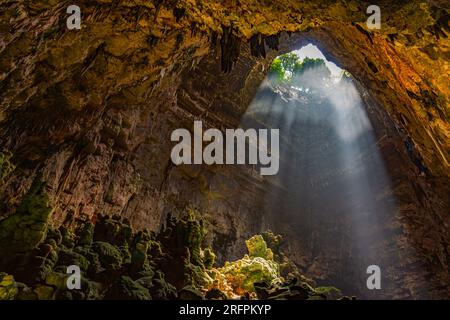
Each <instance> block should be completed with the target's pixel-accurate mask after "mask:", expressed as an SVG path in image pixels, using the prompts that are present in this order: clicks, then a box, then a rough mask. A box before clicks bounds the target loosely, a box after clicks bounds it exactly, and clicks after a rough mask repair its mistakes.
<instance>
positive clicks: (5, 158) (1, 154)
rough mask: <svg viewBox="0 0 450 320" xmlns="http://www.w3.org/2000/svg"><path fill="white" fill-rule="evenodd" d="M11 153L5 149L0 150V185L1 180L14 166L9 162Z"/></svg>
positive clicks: (0, 183)
mask: <svg viewBox="0 0 450 320" xmlns="http://www.w3.org/2000/svg"><path fill="white" fill-rule="evenodd" d="M11 157H12V154H11V153H10V152H7V151H0V186H1V185H2V183H3V180H4V179H5V178H6V177H7V176H8V175H9V174H10V173H11V172H13V171H14V169H15V168H16V167H15V165H14V164H12V162H11Z"/></svg>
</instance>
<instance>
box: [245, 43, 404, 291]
mask: <svg viewBox="0 0 450 320" xmlns="http://www.w3.org/2000/svg"><path fill="white" fill-rule="evenodd" d="M358 88H359V87H358V86H357V82H356V80H355V79H354V77H353V76H352V75H351V74H350V73H349V72H347V71H346V70H343V69H342V68H340V67H339V66H337V65H336V64H334V63H333V62H331V61H328V60H327V59H326V58H325V56H324V55H323V54H322V53H321V52H320V50H319V49H318V48H317V47H316V46H314V45H313V44H309V45H307V46H305V47H302V48H301V49H299V50H295V51H292V52H290V53H286V54H283V55H280V56H278V57H277V58H275V59H274V60H273V63H272V65H271V67H270V70H269V72H268V75H267V77H266V79H265V80H264V81H263V82H262V84H261V86H260V87H259V89H258V92H257V93H256V95H255V98H254V99H253V101H252V103H251V105H250V106H249V108H248V110H247V112H246V114H245V115H244V117H243V119H242V123H241V126H242V127H244V128H255V127H256V128H269V129H279V132H280V143H279V144H280V151H279V153H280V154H279V173H278V174H277V175H276V176H273V177H265V182H264V183H265V192H266V196H265V199H266V200H265V201H266V204H265V206H266V207H267V212H275V213H276V214H275V216H272V217H271V221H268V222H267V224H268V225H270V226H271V227H273V226H276V225H278V224H279V225H284V226H286V225H289V226H290V228H291V232H292V233H293V234H296V235H297V237H299V238H300V239H301V244H299V247H298V248H297V249H295V250H293V254H294V255H295V252H296V251H297V252H301V255H303V256H308V257H309V262H308V264H305V266H304V270H305V272H306V274H310V275H311V274H313V275H314V274H321V275H323V274H327V275H326V276H325V278H326V279H325V281H324V283H326V282H329V281H332V282H333V283H336V284H338V285H339V286H340V287H342V288H344V289H348V292H358V294H359V295H360V296H361V297H371V296H372V295H373V294H374V293H373V292H370V291H368V289H367V287H366V279H367V268H368V266H370V265H377V266H380V267H383V266H384V267H388V264H389V261H388V260H387V259H385V258H383V252H382V251H383V249H382V248H383V244H384V242H385V240H386V238H387V237H385V233H386V230H385V225H386V221H387V220H388V219H391V217H392V216H393V214H392V213H393V211H394V210H395V209H396V208H395V206H396V205H395V199H394V196H393V192H392V188H391V183H390V179H389V176H388V174H387V171H386V168H385V164H384V160H383V158H382V156H381V153H380V150H379V147H378V144H377V137H376V134H375V133H374V129H373V127H372V124H371V121H370V119H369V117H368V113H367V108H366V105H365V102H364V101H363V99H362V96H361V93H360V92H359V89H358ZM336 256H339V257H340V258H339V262H338V263H335V261H331V260H332V258H331V257H336ZM325 266H328V267H326V268H328V270H326V271H324V270H322V269H323V268H325ZM321 268H322V269H321ZM355 279H359V280H355ZM386 282H387V281H386ZM385 284H386V283H385ZM385 293H386V292H385ZM375 294H377V293H375Z"/></svg>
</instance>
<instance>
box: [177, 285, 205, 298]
mask: <svg viewBox="0 0 450 320" xmlns="http://www.w3.org/2000/svg"><path fill="white" fill-rule="evenodd" d="M178 297H179V298H180V299H181V300H205V296H204V295H203V293H202V292H201V291H200V290H198V289H197V288H195V287H193V286H186V287H184V288H182V289H181V290H180V291H179V292H178Z"/></svg>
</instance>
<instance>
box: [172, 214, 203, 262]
mask: <svg viewBox="0 0 450 320" xmlns="http://www.w3.org/2000/svg"><path fill="white" fill-rule="evenodd" d="M176 233H177V239H178V242H179V243H181V244H182V245H184V246H185V247H187V248H188V249H189V252H190V262H192V263H193V264H195V265H200V266H203V260H202V257H201V244H202V242H203V239H204V238H205V235H206V230H205V228H204V226H203V221H202V220H199V219H197V217H196V213H195V211H194V210H188V212H187V214H186V216H185V217H184V218H183V219H181V220H180V221H178V222H177V224H176Z"/></svg>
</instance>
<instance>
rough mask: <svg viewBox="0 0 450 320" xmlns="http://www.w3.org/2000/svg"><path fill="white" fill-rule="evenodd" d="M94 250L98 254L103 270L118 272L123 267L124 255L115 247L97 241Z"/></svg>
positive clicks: (93, 246)
mask: <svg viewBox="0 0 450 320" xmlns="http://www.w3.org/2000/svg"><path fill="white" fill-rule="evenodd" d="M92 248H93V250H94V251H95V252H96V253H97V254H98V258H99V260H100V263H101V265H102V267H103V268H105V269H107V270H117V269H119V268H120V267H121V265H122V254H121V252H120V250H119V249H118V248H117V247H115V246H114V245H112V244H110V243H107V242H102V241H96V242H94V243H93V245H92Z"/></svg>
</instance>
